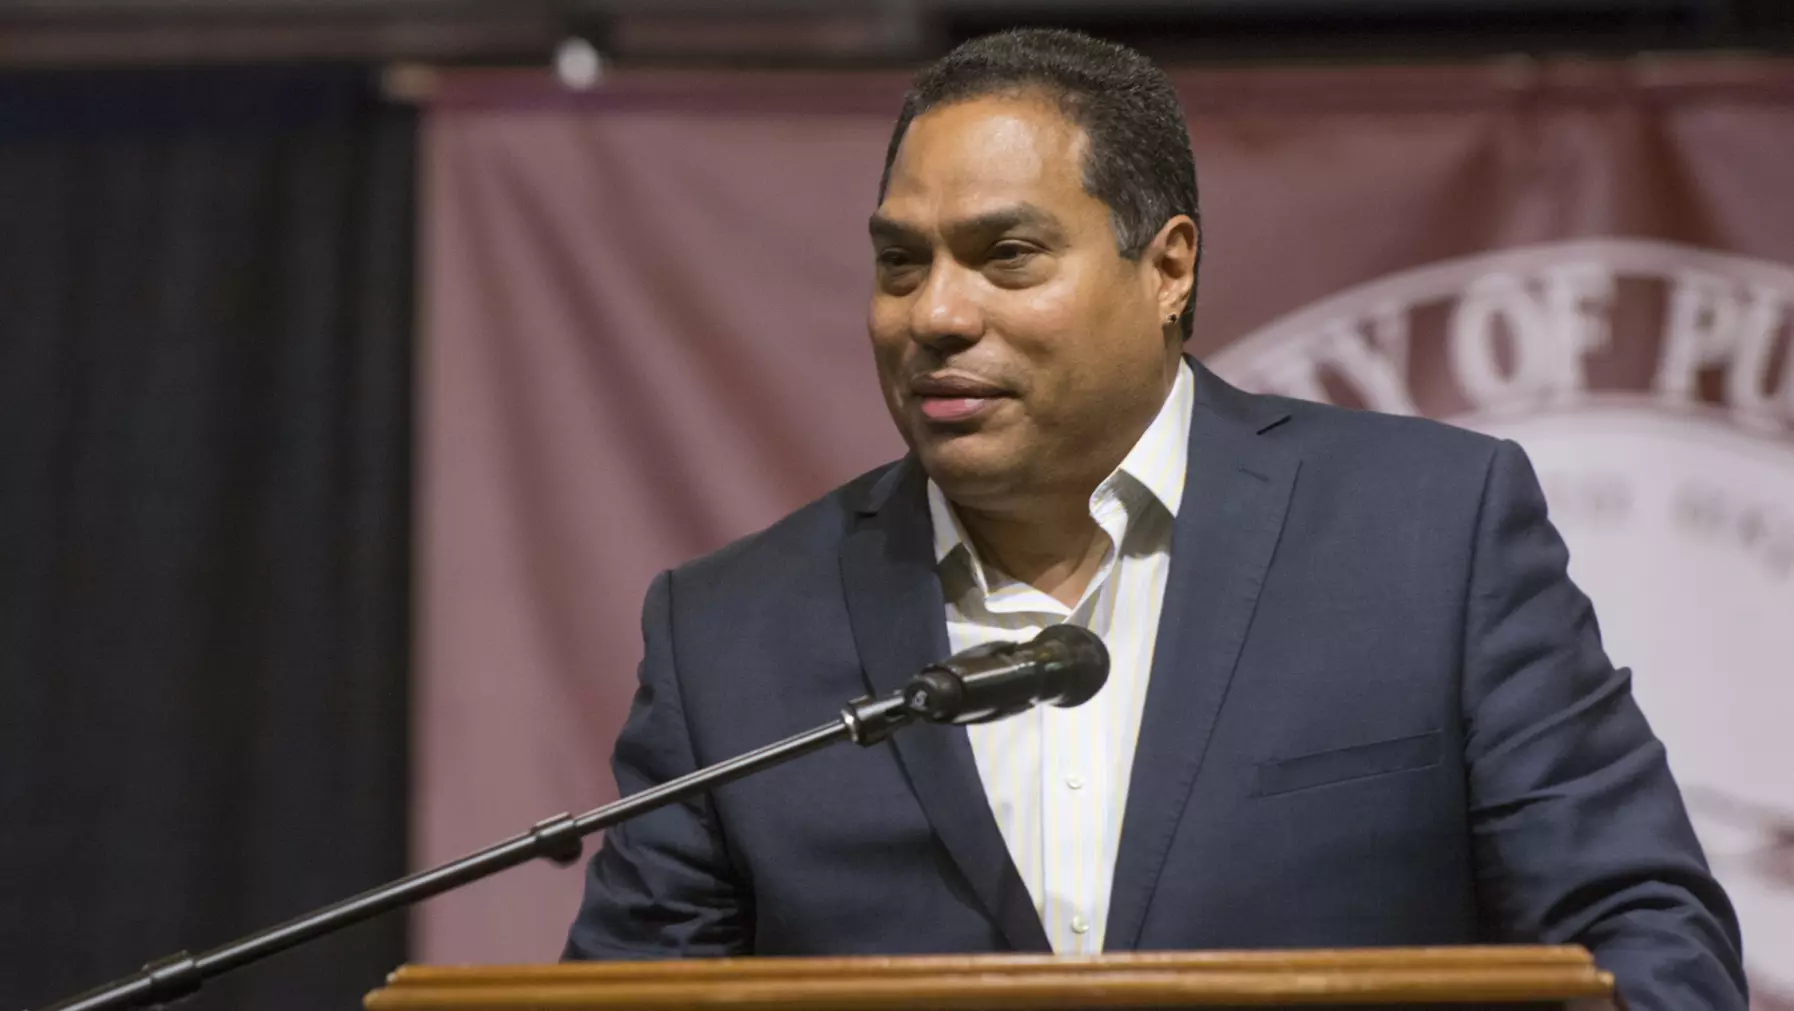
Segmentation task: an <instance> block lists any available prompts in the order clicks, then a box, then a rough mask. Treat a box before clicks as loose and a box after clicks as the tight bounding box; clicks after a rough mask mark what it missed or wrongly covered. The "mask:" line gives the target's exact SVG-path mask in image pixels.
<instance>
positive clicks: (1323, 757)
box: [1252, 730, 1444, 797]
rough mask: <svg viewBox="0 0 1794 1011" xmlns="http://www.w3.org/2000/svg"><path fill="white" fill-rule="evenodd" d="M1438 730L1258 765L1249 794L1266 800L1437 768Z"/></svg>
mask: <svg viewBox="0 0 1794 1011" xmlns="http://www.w3.org/2000/svg"><path fill="white" fill-rule="evenodd" d="M1442 747H1443V744H1442V742H1441V740H1440V737H1439V731H1437V730H1435V731H1432V732H1431V733H1425V734H1415V735H1413V736H1411V737H1397V738H1395V739H1393V740H1388V741H1377V742H1375V743H1372V744H1354V745H1352V746H1351V747H1349V748H1335V749H1333V750H1331V751H1319V752H1316V753H1314V754H1312V755H1299V756H1297V757H1295V758H1284V759H1278V760H1273V761H1268V762H1260V763H1258V781H1257V783H1256V784H1254V787H1253V790H1252V795H1253V796H1255V797H1269V796H1273V795H1275V794H1279V793H1292V792H1294V791H1296V790H1306V789H1308V788H1310V787H1315V786H1326V785H1328V784H1330V783H1344V782H1347V781H1350V780H1354V779H1366V778H1369V777H1371V776H1382V775H1386V774H1388V773H1391V772H1406V771H1409V770H1411V769H1424V768H1427V767H1428V766H1433V765H1438V764H1439V760H1440V759H1441V758H1442V757H1444V756H1443V755H1442V754H1441V751H1440V749H1441V748H1442Z"/></svg>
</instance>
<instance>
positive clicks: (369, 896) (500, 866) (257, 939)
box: [43, 693, 922, 1011]
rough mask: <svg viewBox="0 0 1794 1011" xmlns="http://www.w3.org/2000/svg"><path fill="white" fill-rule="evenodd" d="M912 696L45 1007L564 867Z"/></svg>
mask: <svg viewBox="0 0 1794 1011" xmlns="http://www.w3.org/2000/svg"><path fill="white" fill-rule="evenodd" d="M909 701H910V700H908V699H906V698H905V697H904V694H903V693H897V694H894V695H889V696H886V697H885V698H881V699H873V698H870V697H866V698H860V699H855V700H854V701H852V702H849V703H848V704H847V706H846V707H845V708H844V709H842V710H841V715H840V717H839V718H838V719H836V720H835V721H834V722H832V723H825V724H823V725H822V726H820V727H817V728H816V729H814V730H809V731H806V732H804V733H801V734H798V735H796V736H794V737H788V738H786V739H785V740H783V741H779V742H778V743H776V744H769V745H767V746H766V747H763V748H759V749H757V750H754V751H750V752H748V753H747V754H744V755H739V756H737V757H735V758H731V759H729V760H727V761H724V762H718V763H717V764H715V765H712V766H709V767H708V768H703V769H699V770H697V771H695V772H691V773H688V774H686V775H684V776H680V777H679V778H678V779H672V780H668V781H667V782H665V783H662V784H660V785H659V786H654V787H650V788H648V789H646V790H643V791H641V792H640V793H636V794H633V795H631V796H628V797H625V798H623V799H622V800H619V801H616V802H615V803H612V804H606V805H604V806H603V807H599V808H594V809H593V810H591V811H588V812H586V813H585V814H582V815H580V816H579V817H577V818H575V817H572V816H571V815H568V814H564V813H563V814H557V815H555V816H554V817H552V818H545V819H543V820H542V821H539V822H537V823H536V824H534V825H532V826H530V828H529V831H527V832H524V833H523V834H521V835H517V836H512V837H511V838H509V839H506V840H505V841H503V842H501V843H497V844H496V845H493V846H490V847H488V848H486V849H483V850H480V851H479V852H477V853H473V854H469V855H468V856H464V857H462V858H460V859H459V860H452V861H450V862H449V863H446V864H443V865H442V866H440V867H433V868H431V869H429V870H425V871H419V872H418V873H416V874H413V875H411V876H409V877H405V878H400V879H399V880H397V881H394V882H391V883H390V884H385V885H381V886H380V887H378V888H375V889H373V890H371V891H366V892H363V893H361V894H360V895H357V896H354V897H353V898H348V899H344V900H343V901H341V902H338V903H336V904H335V905H330V906H325V907H324V908H322V909H319V910H315V911H313V912H310V913H307V914H306V915H304V916H301V917H299V918H298V919H295V920H289V921H287V922H286V923H282V924H280V925H278V926H274V927H269V928H268V929H267V930H263V931H259V932H257V933H254V934H250V935H248V936H247V937H241V938H238V939H237V940H235V941H232V942H230V943H229V944H226V945H224V946H222V947H218V948H214V949H212V950H211V951H207V952H202V953H201V954H198V955H190V954H188V953H187V952H184V951H182V952H178V953H176V954H173V955H170V956H168V957H167V958H161V959H157V960H156V961H154V962H151V963H149V964H148V965H145V966H144V967H143V968H142V969H141V970H140V971H138V972H137V973H135V974H133V975H130V976H126V977H124V978H122V979H118V980H115V981H113V982H111V983H107V984H106V985H104V986H101V987H97V988H95V989H93V990H89V991H87V992H86V993H83V994H80V995H78V996H75V997H70V998H69V999H67V1000H64V1001H62V1002H61V1003H59V1004H54V1005H52V1006H50V1007H48V1008H45V1009H43V1011H106V1009H113V1008H139V1007H157V1006H160V1005H162V1004H166V1003H168V1002H169V1001H173V1000H177V999H179V998H181V997H185V996H187V995H189V994H191V993H193V992H195V991H197V990H198V989H199V988H200V985H201V984H202V983H204V982H205V981H206V980H208V979H210V978H211V977H213V976H217V975H219V974H221V973H225V972H229V971H230V970H232V969H236V968H239V967H241V966H245V965H248V964H249V963H251V962H255V961H258V960H260V959H263V958H266V957H267V956H269V955H272V954H274V953H275V952H278V951H284V950H286V949H288V948H291V947H293V946H294V945H298V944H303V943H305V942H306V941H310V940H312V939H313V938H317V937H322V936H323V935H325V934H329V933H332V932H334V931H337V930H341V929H342V928H344V927H347V926H349V925H350V924H352V923H359V922H361V921H362V920H365V919H368V918H369V917H372V916H377V915H379V914H381V913H384V912H387V911H389V910H393V909H398V908H400V907H403V906H408V905H410V904H411V903H413V902H418V901H420V900H423V899H427V898H429V897H431V896H433V895H440V894H441V893H443V892H446V891H449V890H450V889H453V888H458V887H460V886H461V885H465V884H469V883H471V882H474V881H478V880H480V879H481V878H485V877H490V876H491V875H493V874H496V873H498V872H499V871H502V870H506V869H508V868H511V867H515V866H517V865H518V864H522V863H528V862H529V861H530V860H533V859H535V858H536V857H547V858H548V859H550V860H552V861H554V862H555V863H557V864H561V865H563V866H565V865H568V864H572V863H574V862H576V861H577V860H579V857H580V852H581V850H582V848H583V847H582V844H581V840H582V839H584V838H585V837H586V836H588V835H591V834H592V833H593V832H597V831H599V830H600V829H605V828H609V827H610V826H612V825H615V824H617V823H618V822H622V821H626V820H628V819H630V818H633V817H635V816H636V815H638V814H643V813H645V812H647V811H652V810H654V809H655V808H658V807H662V806H664V805H667V804H670V803H672V802H673V801H676V800H682V799H684V798H686V797H689V796H691V795H692V794H695V793H702V792H703V791H705V790H708V789H710V788H712V787H716V786H720V785H722V784H724V783H728V782H731V781H733V780H736V779H740V778H741V777H743V776H746V775H748V774H749V773H753V772H758V771H759V770H761V769H765V768H768V767H770V766H774V765H778V764H779V763H781V762H786V761H789V760H790V759H793V758H796V757H797V756H799V755H805V754H809V753H810V752H812V751H817V750H820V749H822V748H825V747H828V746H829V745H832V744H838V743H840V742H842V741H852V742H854V743H855V744H858V745H861V746H871V745H873V744H877V743H878V742H880V741H882V740H884V739H885V738H886V737H889V736H890V735H891V734H892V733H894V732H895V731H897V730H898V729H899V728H901V727H903V726H906V725H908V724H909V723H911V722H914V721H915V720H916V719H917V718H918V717H920V716H921V715H922V714H921V713H920V712H919V711H917V710H916V709H913V708H911V707H910V706H909V705H908V703H909Z"/></svg>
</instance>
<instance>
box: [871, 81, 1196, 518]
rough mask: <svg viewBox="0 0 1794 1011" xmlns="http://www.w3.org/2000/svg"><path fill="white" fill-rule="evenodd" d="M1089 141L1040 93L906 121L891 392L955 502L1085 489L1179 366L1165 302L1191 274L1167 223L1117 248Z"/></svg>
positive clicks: (890, 250)
mask: <svg viewBox="0 0 1794 1011" xmlns="http://www.w3.org/2000/svg"><path fill="white" fill-rule="evenodd" d="M1086 144H1087V139H1086V137H1085V135H1084V132H1083V130H1082V129H1081V128H1079V127H1078V126H1077V125H1076V124H1074V123H1072V122H1071V121H1069V120H1067V119H1066V118H1065V117H1064V116H1063V115H1062V114H1061V113H1060V112H1059V111H1058V110H1057V109H1056V108H1054V106H1053V105H1051V104H1049V103H1047V102H1045V101H1043V100H1041V99H1038V98H1032V97H1026V96H1024V97H992V98H980V99H975V100H970V101H964V102H958V103H953V104H949V105H946V106H942V107H938V108H936V109H933V110H931V111H930V112H928V113H926V114H924V115H922V116H919V117H917V118H916V119H915V120H914V121H913V122H912V123H911V124H910V127H909V130H908V132H907V134H906V135H905V136H904V139H903V142H902V146H901V147H900V148H899V149H898V152H897V157H896V159H895V161H894V162H893V163H892V166H891V176H890V183H889V185H888V187H887V188H886V192H885V198H884V202H883V203H881V204H880V205H879V207H878V211H877V212H876V213H875V214H874V215H873V218H872V226H871V227H872V246H873V253H874V256H875V257H876V258H877V280H876V283H875V287H874V290H873V294H872V305H871V309H870V312H869V315H868V329H869V330H870V333H871V336H872V344H873V351H874V354H875V356H876V358H877V360H878V372H879V380H880V383H881V385H882V387H883V390H884V395H885V402H886V405H887V406H888V407H889V408H890V411H891V416H892V418H893V419H894V420H895V421H896V423H897V427H898V429H899V431H901V432H902V433H903V437H904V439H905V440H906V441H907V442H908V443H909V444H910V446H911V447H912V448H913V449H914V450H915V451H916V453H917V454H918V456H919V457H920V458H921V461H922V465H923V467H924V468H925V469H926V470H927V472H928V474H929V476H930V477H932V478H934V480H935V481H936V482H937V483H939V484H940V485H941V487H942V489H943V490H944V491H945V492H946V493H947V495H948V496H949V497H950V498H952V499H953V500H954V501H956V502H959V503H961V504H962V505H968V506H973V507H980V506H982V507H987V508H1004V507H1006V506H1009V505H1013V504H1017V503H1021V502H1024V501H1025V500H1026V499H1027V497H1029V496H1038V495H1041V494H1043V493H1053V492H1069V491H1073V490H1082V492H1083V493H1086V494H1087V493H1088V491H1089V490H1090V489H1091V488H1092V487H1094V486H1095V484H1096V483H1097V482H1098V481H1100V480H1101V479H1102V478H1103V477H1104V476H1106V475H1107V474H1108V472H1109V471H1111V470H1113V469H1114V467H1115V466H1116V465H1117V464H1119V463H1120V462H1121V458H1122V457H1123V456H1125V455H1126V453H1127V451H1128V449H1129V448H1130V447H1131V446H1132V445H1133V443H1134V442H1135V441H1136V440H1137V439H1138V438H1139V435H1140V433H1141V432H1143V431H1144V430H1145V428H1146V426H1147V425H1148V424H1150V423H1151V421H1152V418H1153V416H1154V415H1155V414H1156V413H1157V411H1158V408H1159V405H1160V404H1161V403H1162V402H1163V400H1164V396H1165V393H1166V391H1167V390H1168V389H1169V388H1170V383H1171V380H1172V379H1173V378H1174V375H1175V371H1174V370H1175V368H1176V364H1177V360H1178V342H1177V340H1176V339H1175V337H1174V336H1171V334H1172V331H1170V330H1168V329H1167V325H1166V323H1165V313H1166V311H1167V307H1169V309H1170V311H1176V309H1178V308H1180V307H1181V305H1182V300H1181V293H1180V292H1187V291H1188V283H1187V281H1188V279H1187V278H1185V279H1184V283H1182V284H1181V288H1180V286H1179V282H1178V280H1177V279H1176V278H1175V277H1168V276H1167V274H1166V273H1165V271H1164V270H1162V269H1161V263H1160V262H1159V261H1160V260H1162V256H1161V255H1160V252H1159V251H1160V250H1161V249H1162V247H1163V245H1164V243H1165V241H1166V233H1164V232H1161V234H1160V236H1159V238H1158V239H1156V240H1155V241H1154V244H1153V247H1151V248H1149V250H1148V251H1147V253H1146V254H1145V255H1142V256H1141V257H1140V258H1139V259H1138V260H1137V261H1135V260H1128V259H1125V258H1123V257H1122V256H1121V255H1120V251H1119V248H1118V246H1117V244H1116V239H1115V233H1114V231H1113V229H1112V227H1111V225H1110V219H1109V209H1108V207H1107V206H1106V205H1104V204H1103V202H1102V201H1100V200H1098V199H1097V198H1095V197H1093V196H1091V195H1090V194H1089V193H1088V192H1086V191H1085V189H1084V182H1083V166H1084V153H1085V146H1086ZM1176 220H1183V221H1184V222H1185V223H1186V224H1187V223H1188V222H1187V219H1176ZM1167 227H1168V228H1169V227H1170V226H1167ZM1190 237H1192V238H1193V235H1191V236H1190Z"/></svg>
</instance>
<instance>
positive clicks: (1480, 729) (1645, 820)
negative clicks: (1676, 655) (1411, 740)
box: [1463, 442, 1747, 1011]
mask: <svg viewBox="0 0 1794 1011" xmlns="http://www.w3.org/2000/svg"><path fill="white" fill-rule="evenodd" d="M1568 561H1569V553H1568V551H1567V550H1566V549H1565V547H1564V544H1563V542H1562V540H1561V539H1560V538H1559V537H1558V534H1557V532H1556V530H1555V529H1554V528H1553V527H1552V525H1551V523H1550V520H1549V519H1548V518H1547V517H1546V511H1545V498H1544V495H1543V493H1542V492H1541V490H1540V488H1539V482H1538V479H1537V477H1535V476H1534V474H1533V470H1532V467H1531V465H1530V463H1528V461H1527V459H1526V456H1525V454H1524V453H1523V452H1522V451H1521V450H1520V448H1519V447H1518V446H1516V445H1514V444H1513V443H1511V442H1503V443H1501V444H1500V445H1499V447H1498V448H1497V449H1496V451H1495V453H1494V455H1493V459H1492V461H1491V463H1490V467H1489V471H1488V473H1487V475H1486V478H1485V486H1484V489H1483V498H1482V504H1481V507H1480V514H1479V517H1478V520H1477V530H1476V542H1475V546H1474V554H1473V561H1472V566H1471V578H1470V587H1469V594H1468V599H1467V602H1466V613H1465V634H1466V641H1465V644H1464V651H1465V663H1464V678H1465V681H1464V696H1463V709H1464V713H1463V715H1464V720H1465V733H1466V736H1465V757H1466V760H1467V762H1468V768H1469V772H1468V776H1469V789H1470V821H1471V833H1472V844H1473V851H1474V853H1475V860H1476V876H1477V889H1478V897H1479V901H1480V902H1481V904H1482V907H1483V909H1484V911H1485V917H1489V918H1492V919H1493V920H1494V921H1495V922H1494V927H1495V929H1496V931H1497V932H1498V933H1499V934H1501V935H1502V936H1504V937H1505V938H1506V939H1509V940H1524V941H1538V942H1544V943H1553V944H1556V943H1564V944H1581V945H1584V946H1586V947H1587V948H1589V950H1590V951H1592V952H1593V953H1594V956H1595V961H1596V962H1597V963H1598V964H1599V965H1601V967H1602V968H1604V969H1606V970H1607V971H1609V972H1612V973H1613V974H1614V977H1615V981H1616V985H1617V988H1618V990H1619V992H1620V995H1621V996H1622V997H1623V998H1624V999H1625V1000H1626V1002H1627V1004H1628V1005H1629V1006H1630V1008H1632V1009H1633V1011H1744V1009H1745V1006H1746V1004H1747V1000H1746V997H1745V980H1744V970H1743V967H1742V964H1741V958H1740V939H1739V934H1738V922H1737V919H1736V917H1735V915H1734V914H1733V911H1732V907H1731V904H1730V902H1729V901H1728V900H1727V899H1726V896H1725V893H1724V892H1723V891H1722V890H1721V888H1720V886H1719V883H1718V882H1717V881H1715V880H1714V879H1713V876H1712V875H1711V874H1710V873H1709V871H1708V869H1707V863H1706V859H1705V857H1704V855H1703V854H1702V852H1701V847H1700V843H1699V841H1698V840H1697V839H1696V838H1695V835H1694V830H1693V828H1692V826H1691V825H1690V824H1689V821H1688V815H1687V812H1686V811H1685V809H1684V808H1683V804H1682V797H1681V793H1680V791H1679V790H1678V789H1677V787H1676V783H1675V780H1674V779H1673V778H1672V777H1671V776H1670V771H1669V765H1668V763H1667V761H1666V760H1665V755H1664V749H1663V745H1662V744H1661V743H1660V742H1659V741H1658V740H1657V738H1656V736H1655V735H1654V734H1653V733H1652V732H1651V728H1650V726H1649V725H1648V724H1647V723H1646V722H1645V718H1644V715H1643V713H1641V712H1640V711H1639V708H1638V705H1637V704H1636V702H1634V700H1633V698H1632V691H1631V677H1630V674H1629V672H1628V671H1626V670H1624V669H1621V670H1615V669H1614V667H1613V665H1612V664H1611V663H1610V662H1609V660H1608V658H1607V655H1606V652H1605V651H1604V650H1603V648H1602V646H1601V637H1600V631H1599V629H1598V628H1597V626H1596V623H1595V614H1594V610H1593V608H1592V606H1591V605H1590V603H1589V601H1588V598H1587V597H1585V596H1583V594H1582V592H1581V591H1580V590H1578V589H1577V588H1576V586H1575V584H1573V583H1572V582H1571V581H1570V578H1569V575H1568V573H1567V571H1566V565H1567V563H1568ZM1664 673H1665V674H1666V675H1668V674H1671V673H1673V672H1664Z"/></svg>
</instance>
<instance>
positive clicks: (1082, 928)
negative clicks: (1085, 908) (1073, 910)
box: [1071, 916, 1090, 934]
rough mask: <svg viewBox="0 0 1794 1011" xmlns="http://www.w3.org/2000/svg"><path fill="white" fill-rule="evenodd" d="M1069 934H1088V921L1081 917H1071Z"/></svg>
mask: <svg viewBox="0 0 1794 1011" xmlns="http://www.w3.org/2000/svg"><path fill="white" fill-rule="evenodd" d="M1071 932H1072V933H1074V934H1087V933H1089V932H1090V921H1089V920H1086V919H1084V918H1083V917H1082V916H1074V917H1072V918H1071Z"/></svg>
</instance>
